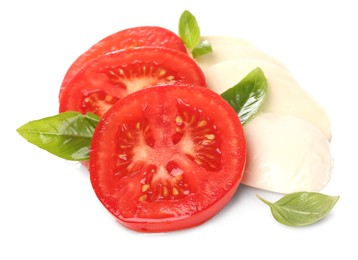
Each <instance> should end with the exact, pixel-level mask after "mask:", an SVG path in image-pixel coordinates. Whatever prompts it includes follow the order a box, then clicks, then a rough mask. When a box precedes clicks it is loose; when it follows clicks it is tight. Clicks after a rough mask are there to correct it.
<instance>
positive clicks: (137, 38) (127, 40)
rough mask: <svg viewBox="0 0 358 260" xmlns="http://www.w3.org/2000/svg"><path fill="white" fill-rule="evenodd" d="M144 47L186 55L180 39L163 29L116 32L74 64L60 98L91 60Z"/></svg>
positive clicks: (153, 28)
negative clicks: (164, 48) (163, 49)
mask: <svg viewBox="0 0 358 260" xmlns="http://www.w3.org/2000/svg"><path fill="white" fill-rule="evenodd" d="M142 46H162V47H166V48H170V49H176V50H178V51H181V52H184V53H186V48H185V46H184V43H183V41H182V40H181V39H180V37H178V35H176V34H175V33H173V32H172V31H169V30H167V29H165V28H162V27H157V26H141V27H134V28H129V29H126V30H122V31H119V32H116V33H114V34H112V35H109V36H107V37H106V38H104V39H102V40H101V41H99V42H98V43H96V44H95V45H93V46H92V47H91V48H90V49H88V50H87V51H86V52H85V53H83V54H82V55H81V56H79V57H78V58H77V59H76V60H75V61H74V62H73V63H72V65H71V66H70V68H69V69H68V71H67V72H66V75H65V77H64V79H63V82H62V85H61V89H60V96H61V93H62V91H63V88H64V87H65V86H66V84H67V82H68V81H69V80H70V79H71V78H72V77H73V76H74V75H76V74H77V72H78V71H79V70H80V69H81V68H82V67H83V66H84V65H85V64H86V63H87V62H89V61H90V60H92V59H94V58H96V57H98V56H100V55H103V54H105V53H108V52H113V51H117V50H122V49H128V48H133V47H142Z"/></svg>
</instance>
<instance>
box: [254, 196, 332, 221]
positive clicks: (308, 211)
mask: <svg viewBox="0 0 358 260" xmlns="http://www.w3.org/2000/svg"><path fill="white" fill-rule="evenodd" d="M257 197H258V198H259V199H260V200H262V201H263V202H264V203H266V204H267V205H268V206H270V208H271V212H272V215H273V216H274V218H275V219H276V220H277V221H278V222H280V223H282V224H284V225H288V226H304V225H309V224H312V223H315V222H316V221H318V220H320V219H322V218H323V217H324V216H326V215H327V214H328V213H329V212H330V211H331V209H332V208H333V207H334V205H335V204H336V203H337V201H338V199H339V196H328V195H325V194H321V193H318V192H294V193H291V194H288V195H286V196H284V197H282V198H281V199H280V200H278V201H276V202H275V203H271V202H268V201H267V200H265V199H263V198H261V197H259V196H258V195H257Z"/></svg>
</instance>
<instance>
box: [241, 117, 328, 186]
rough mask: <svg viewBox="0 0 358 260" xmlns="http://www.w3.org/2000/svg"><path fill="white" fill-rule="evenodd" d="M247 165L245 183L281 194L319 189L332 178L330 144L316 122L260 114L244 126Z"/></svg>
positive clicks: (243, 180) (243, 181)
mask: <svg viewBox="0 0 358 260" xmlns="http://www.w3.org/2000/svg"><path fill="white" fill-rule="evenodd" d="M244 130H245V137H246V142H247V164H246V170H245V173H244V176H243V179H242V183H243V184H246V185H249V186H252V187H256V188H260V189H264V190H269V191H274V192H279V193H291V192H295V191H315V192H318V191H320V190H321V189H322V188H323V187H325V186H326V184H327V183H328V181H329V179H330V175H331V169H332V162H333V160H332V157H331V153H330V145H329V142H328V140H327V138H325V136H324V135H323V134H322V132H321V131H320V130H319V129H317V128H316V127H315V126H314V125H312V124H311V123H309V122H308V121H306V120H304V119H301V118H298V117H293V116H287V115H279V114H273V113H261V114H258V115H257V116H256V117H255V118H253V119H251V120H250V121H248V122H247V123H246V124H245V126H244Z"/></svg>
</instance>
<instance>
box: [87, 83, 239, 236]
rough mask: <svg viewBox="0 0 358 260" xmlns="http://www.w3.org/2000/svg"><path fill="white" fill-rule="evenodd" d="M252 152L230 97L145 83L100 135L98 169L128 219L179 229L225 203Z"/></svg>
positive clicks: (93, 159)
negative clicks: (229, 99)
mask: <svg viewBox="0 0 358 260" xmlns="http://www.w3.org/2000/svg"><path fill="white" fill-rule="evenodd" d="M228 139H229V140H228ZM245 160H246V144H245V139H244V134H243V130H242V127H241V124H240V121H239V119H238V117H237V114H236V113H235V112H234V111H233V109H232V108H231V107H230V106H229V105H228V104H227V103H226V101H224V100H223V99H222V98H221V97H220V96H219V95H217V94H215V93H214V92H212V91H211V90H209V89H207V88H203V87H200V86H193V85H183V84H174V85H169V86H156V87H152V88H147V89H143V90H139V91H137V92H135V93H132V94H130V95H128V96H127V97H125V98H123V99H122V100H120V101H118V102H117V103H116V104H115V105H113V106H112V107H111V108H110V109H109V110H108V112H107V113H106V114H105V115H104V116H103V117H102V118H101V120H100V122H99V124H98V127H97V128H96V131H95V134H94V137H93V140H92V144H91V154H90V177H91V183H92V186H93V188H94V190H95V192H96V194H97V196H98V198H99V199H100V201H101V202H102V203H103V205H104V206H105V207H106V208H107V209H108V210H109V211H110V212H111V213H112V214H113V215H114V216H115V217H116V218H117V220H118V221H119V222H120V223H122V224H123V225H124V226H126V227H128V228H131V229H134V230H138V231H149V232H159V231H171V230H177V229H183V228H188V227H192V226H196V225H199V224H201V223H203V222H205V221H206V220H207V219H209V218H211V217H212V216H214V215H215V214H216V213H217V212H218V211H219V210H220V209H221V208H223V207H224V206H225V205H226V204H227V203H228V201H229V200H230V198H231V197H232V196H233V194H234V192H235V191H236V189H237V187H238V186H239V183H240V181H241V177H242V173H243V169H244V166H245Z"/></svg>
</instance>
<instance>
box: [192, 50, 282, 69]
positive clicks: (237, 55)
mask: <svg viewBox="0 0 358 260" xmlns="http://www.w3.org/2000/svg"><path fill="white" fill-rule="evenodd" d="M241 59H258V60H264V61H267V62H270V63H273V64H275V65H277V66H279V67H281V68H283V69H286V67H285V65H284V64H283V63H282V62H281V61H279V60H278V59H276V58H274V57H272V56H270V55H268V54H266V53H265V52H263V51H261V50H259V49H257V48H255V47H253V46H248V45H219V46H213V52H212V53H209V54H206V55H203V56H200V57H197V58H196V59H195V60H196V62H197V63H198V65H199V66H200V67H201V68H202V69H203V68H207V67H209V66H211V65H214V64H216V63H219V62H222V61H230V60H241Z"/></svg>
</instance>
